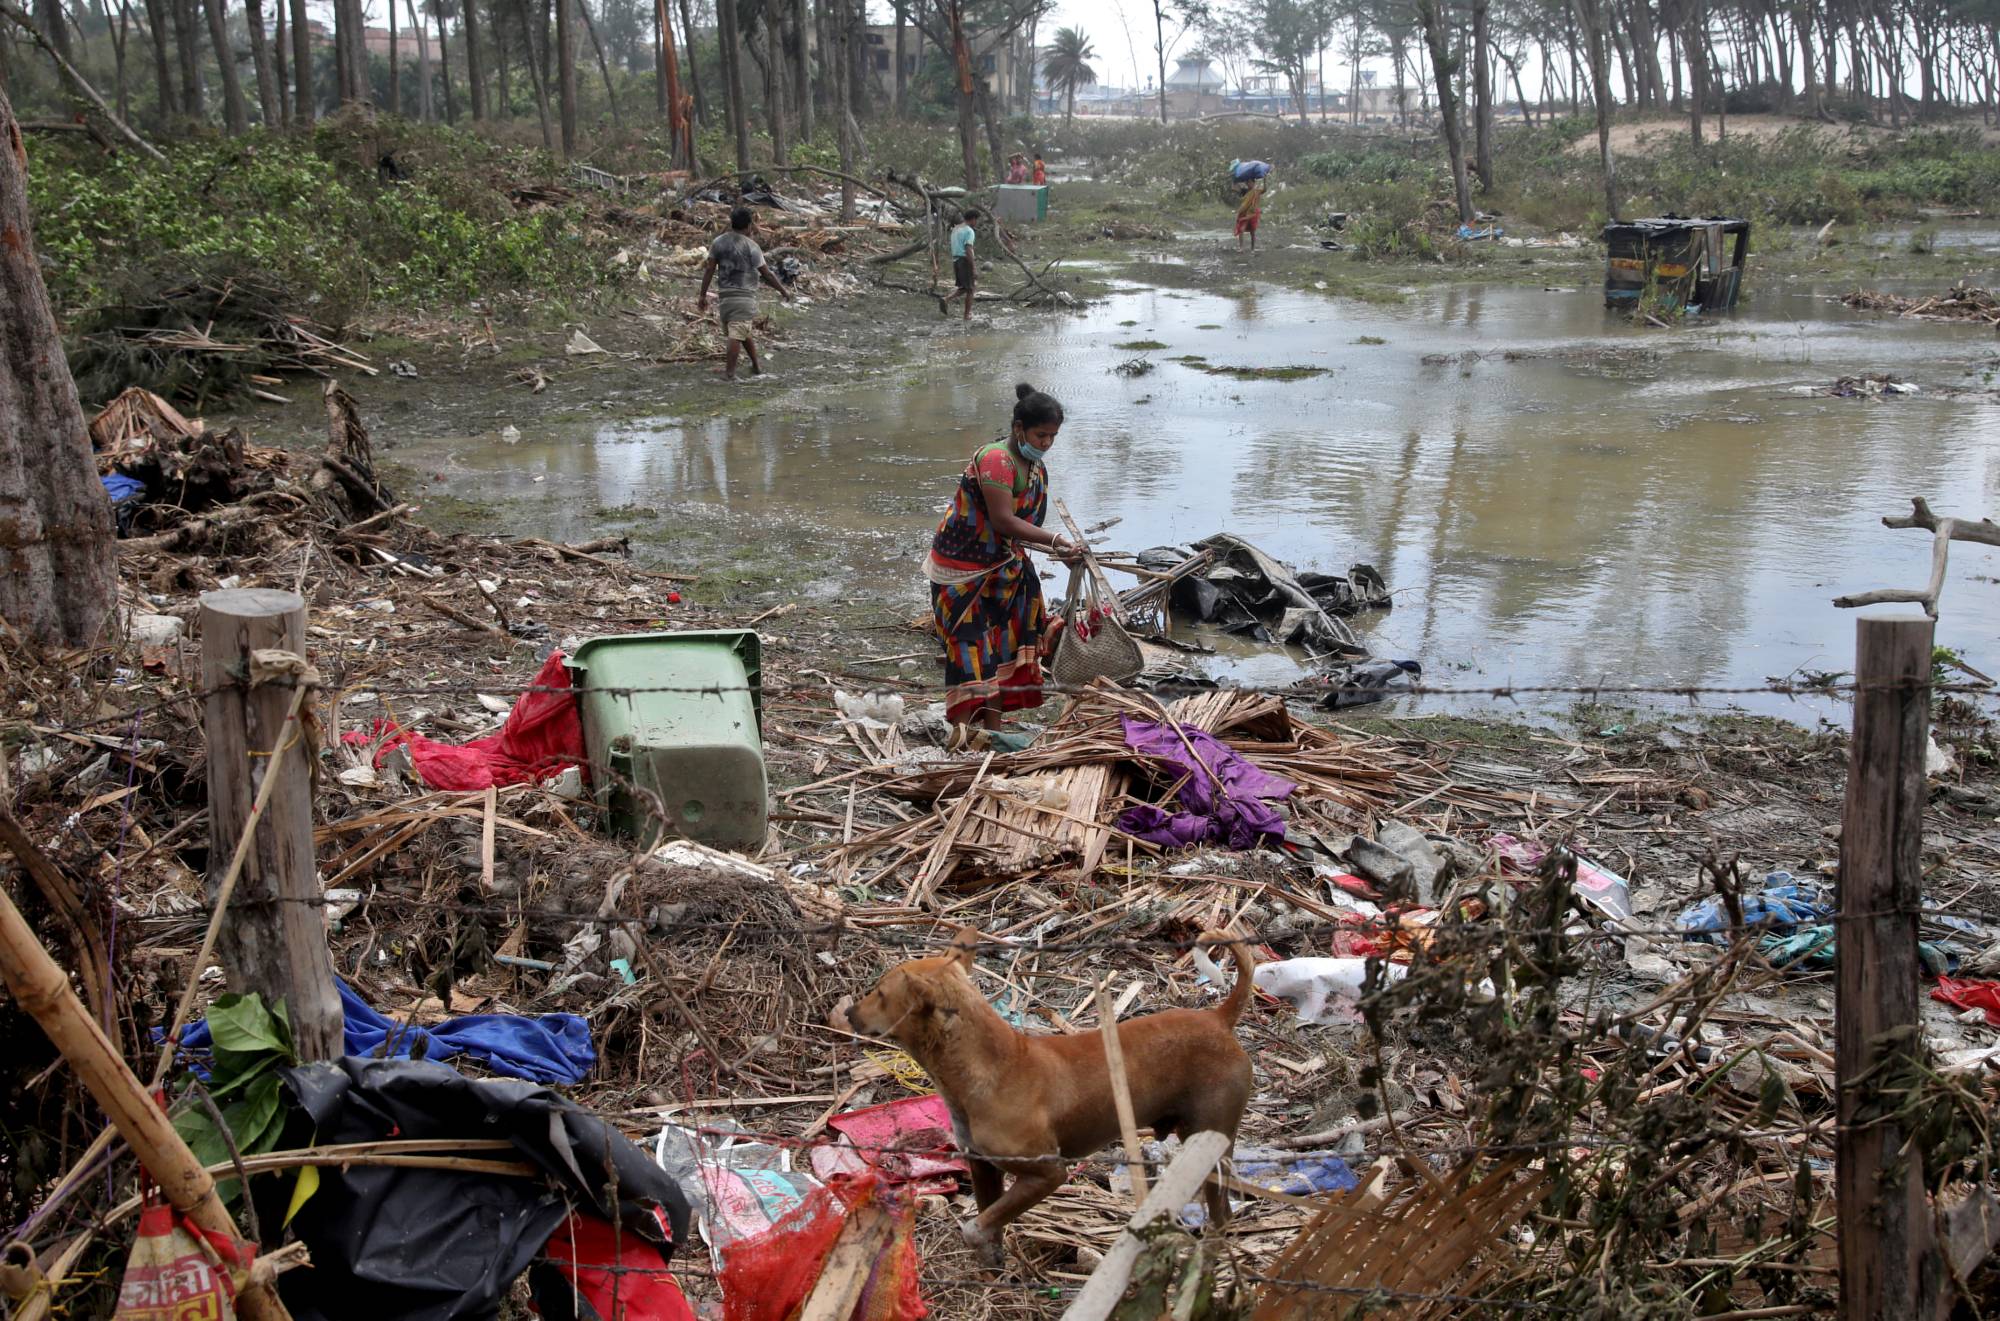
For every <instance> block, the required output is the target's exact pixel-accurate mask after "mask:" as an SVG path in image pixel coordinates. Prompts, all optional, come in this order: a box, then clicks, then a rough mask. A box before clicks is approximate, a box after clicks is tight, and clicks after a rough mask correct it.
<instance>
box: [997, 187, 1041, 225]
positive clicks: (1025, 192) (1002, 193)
mask: <svg viewBox="0 0 2000 1321" xmlns="http://www.w3.org/2000/svg"><path fill="white" fill-rule="evenodd" d="M993 214H994V216H995V217H996V218H998V219H1000V220H1013V221H1024V220H1047V219H1048V218H1049V186H1048V185H1047V184H1032V183H1003V184H1001V185H1000V186H999V195H998V196H997V197H996V198H995V199H994V202H993Z"/></svg>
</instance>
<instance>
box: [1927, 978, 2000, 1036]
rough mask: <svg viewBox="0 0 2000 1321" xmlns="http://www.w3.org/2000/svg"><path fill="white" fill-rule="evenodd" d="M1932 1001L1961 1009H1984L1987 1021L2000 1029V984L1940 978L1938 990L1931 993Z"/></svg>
mask: <svg viewBox="0 0 2000 1321" xmlns="http://www.w3.org/2000/svg"><path fill="white" fill-rule="evenodd" d="M1931 999H1933V1000H1937V1001H1941V1002H1942V1003H1944V1004H1948V1005H1956V1006H1958V1007H1959V1008H1960V1009H1984V1010H1985V1011H1986V1021H1987V1022H1988V1023H1991V1024H1992V1025H1993V1026H1994V1027H2000V982H1974V981H1960V980H1959V979H1958V978H1956V977H1940V978H1938V983H1937V989H1936V990H1933V991H1932V992H1931Z"/></svg>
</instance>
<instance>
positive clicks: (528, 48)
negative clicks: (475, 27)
mask: <svg viewBox="0 0 2000 1321" xmlns="http://www.w3.org/2000/svg"><path fill="white" fill-rule="evenodd" d="M514 13H515V15H516V16H518V17H519V18H520V20H521V52H522V54H524V55H525V56H527V65H528V86H529V87H530V88H532V89H533V90H534V93H535V113H536V114H538V115H540V116H541V120H542V150H543V151H546V152H548V153H550V154H551V155H553V154H554V153H555V149H556V135H555V130H554V128H552V127H551V126H550V124H549V83H548V78H547V77H546V76H545V75H544V74H543V73H542V63H543V61H542V52H540V51H539V50H538V49H537V43H536V41H535V25H534V23H533V21H532V20H531V19H530V17H529V14H528V0H514Z"/></svg>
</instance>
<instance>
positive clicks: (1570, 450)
mask: <svg viewBox="0 0 2000 1321" xmlns="http://www.w3.org/2000/svg"><path fill="white" fill-rule="evenodd" d="M1839 292H1841V290H1839V289H1836V288H1834V287H1831V286H1827V287H1815V286H1809V285H1792V286H1789V287H1777V286H1775V285H1774V286H1764V287H1759V286H1754V285H1753V292H1752V295H1751V297H1750V298H1749V299H1748V300H1747V301H1746V303H1745V305H1744V307H1743V309H1742V310H1741V311H1740V312H1739V313H1737V314H1736V315H1735V316H1732V317H1729V318H1726V319H1720V320H1718V321H1716V322H1714V323H1713V324H1703V323H1700V322H1691V323H1689V326H1688V328H1686V329H1681V330H1675V331H1666V332H1663V331H1658V330H1637V329H1633V328H1631V327H1629V326H1628V325H1626V324H1625V323H1624V322H1622V321H1620V320H1617V319H1615V318H1612V317H1609V316H1607V314H1606V313H1605V312H1604V310H1603V308H1602V306H1601V301H1600V298H1599V296H1598V295H1597V293H1596V292H1595V291H1594V290H1593V289H1589V288H1570V289H1565V290H1561V291H1543V290H1539V289H1533V288H1519V287H1503V288H1493V287H1482V286H1472V285H1468V286H1459V287H1452V288H1444V289H1438V290H1431V291H1426V292H1422V293H1418V294H1414V295H1412V296H1411V297H1410V299H1409V300H1408V301H1407V302H1406V303H1405V304H1402V305H1400V306H1396V307H1391V308H1380V307H1373V306H1366V305H1362V304H1358V303H1354V302H1351V301H1345V300H1342V301H1335V300H1331V299H1328V298H1326V297H1325V296H1322V295H1319V294H1315V293H1309V292H1294V291H1287V290H1281V289H1275V288H1269V287H1264V286H1257V285H1250V286H1248V287H1246V288H1245V289H1244V291H1243V292H1242V293H1240V294H1237V295H1234V296H1228V297H1224V296H1219V295H1215V294H1212V293H1199V292H1188V291H1183V290H1167V289H1145V290H1135V291H1129V292H1123V293H1119V294H1116V295H1114V296H1113V297H1111V298H1109V299H1107V300H1105V301H1103V302H1101V303H1099V304H1097V305H1095V306H1093V307H1092V308H1091V309H1090V310H1089V311H1088V312H1087V313H1084V314H1082V315H1079V316H1075V317H1069V318H1061V319H1042V318H1033V317H1029V316H1026V315H1023V316H1017V317H1011V318H1005V319H1003V321H1002V323H1001V324H1000V325H999V326H997V327H985V328H982V327H981V326H980V325H978V324H975V325H974V326H973V327H971V328H970V329H969V330H965V331H957V330H954V331H952V332H950V333H941V334H939V335H938V337H937V338H935V339H932V340H930V341H927V342H926V343H925V344H924V345H923V346H922V347H921V348H920V349H919V350H918V359H919V360H918V361H917V362H916V363H915V364H913V365H911V366H910V367H908V368H905V369H902V370H900V371H898V372H896V373H893V375H892V378H891V379H888V380H884V379H880V378H877V379H871V380H869V381H867V382H866V383H855V384H848V383H843V382H841V381H838V380H834V379H829V378H817V379H813V378H800V379H798V380H796V381H791V380H788V382H787V384H796V385H798V386H802V387H805V388H802V389H799V390H797V391H795V392H794V393H792V394H790V395H786V396H775V395H774V397H773V400H772V403H771V404H770V405H769V406H768V407H766V408H764V409H763V410H761V411H759V412H758V413H757V414H756V415H754V416H745V417H735V418H726V419H713V420H707V421H700V422H692V423H684V422H683V421H682V420H681V419H677V418H640V419H632V420H625V421H620V422H611V423H595V424H581V425H574V426H571V427H569V428H566V429H564V428H558V429H555V430H553V431H551V432H548V433H545V434H541V435H536V436H530V437H529V438H528V440H527V441H526V442H524V443H522V444H519V445H500V444H497V443H495V444H487V443H482V441H481V439H480V438H477V437H474V438H470V439H468V438H466V437H461V436H448V437H437V438H435V441H434V442H423V443H419V444H418V445H416V446H414V447H413V448H415V450H416V452H417V455H418V457H419V459H420V461H421V462H422V463H424V464H425V465H426V466H427V467H430V468H433V469H435V470H438V471H442V472H443V473H445V474H446V480H447V487H448V488H449V489H452V490H462V491H464V492H467V493H472V494H477V495H478V496H479V498H482V499H495V498H502V497H508V496H512V497H518V498H520V499H521V500H522V501H523V502H524V506H525V507H524V517H525V518H527V519H529V520H531V521H533V520H546V523H547V525H548V526H549V527H550V528H551V529H552V530H555V531H559V532H569V531H579V530H581V529H582V528H583V527H585V526H586V525H587V524H589V520H590V519H591V517H592V511H594V510H596V509H598V508H600V507H618V506H626V505H631V504H649V505H654V506H658V507H660V508H671V507H673V506H675V505H676V504H679V503H683V502H700V503H702V504H706V505H714V506H720V507H722V508H724V509H726V510H727V511H729V512H731V513H733V514H736V515H739V516H743V517H746V518H752V519H757V520H769V519H778V518H782V519H784V520H787V521H798V520H805V521H810V522H815V523H817V524H821V525H823V526H825V527H826V528H827V529H828V530H829V531H830V532H833V533H835V534H836V535H834V536H832V537H831V538H829V540H828V542H827V544H829V545H830V546H832V547H834V550H833V551H832V552H830V553H831V554H832V555H833V556H835V557H836V559H837V560H838V561H839V564H838V566H837V567H835V568H833V569H830V570H829V571H828V572H827V573H826V574H825V576H824V579H823V581H825V582H827V583H828V584H831V585H832V586H833V587H835V588H837V590H839V591H842V592H846V593H850V594H853V593H862V594H882V595H886V596H890V597H892V598H894V599H895V600H896V601H897V602H899V603H901V602H905V601H907V602H909V603H911V604H913V605H914V604H916V603H919V602H920V601H921V600H922V593H923V589H924V584H923V583H922V581H921V579H920V577H919V576H918V574H917V572H916V568H915V566H916V562H917V559H918V556H919V555H920V554H921V551H922V549H923V546H924V545H925V544H926V540H927V538H928V537H929V535H930V531H931V529H932V527H933V526H934V525H935V522H936V516H937V508H936V506H937V502H938V492H939V491H940V490H943V489H945V488H946V487H947V486H948V484H949V480H950V478H951V476H952V475H953V474H954V473H955V472H956V471H957V469H958V468H959V467H961V466H962V465H963V463H964V455H965V454H966V453H967V452H968V445H969V444H971V443H972V442H973V441H974V440H975V438H977V437H979V436H981V435H983V434H984V433H987V432H994V433H995V434H997V430H996V429H997V427H998V426H999V425H1001V423H1004V420H1005V416H1006V408H1007V406H1008V404H1009V403H1010V402H1011V384H1012V382H1014V381H1016V380H1034V381H1036V382H1038V383H1041V384H1043V385H1044V386H1045V387H1046V388H1047V389H1048V390H1050V391H1051V392H1052V393H1055V394H1057V395H1058V396H1060V397H1062V398H1064V399H1066V400H1068V401H1071V407H1072V412H1071V418H1070V423H1069V428H1068V430H1066V431H1065V433H1064V453H1063V461H1062V462H1061V463H1060V464H1059V465H1057V467H1056V470H1055V471H1054V472H1053V491H1052V494H1053V495H1054V496H1055V497H1058V498H1061V499H1064V500H1066V501H1067V502H1068V504H1069V506H1070V508H1071V509H1072V510H1073V511H1075V512H1076V514H1077V515H1078V516H1079V517H1080V518H1085V519H1089V520H1099V519H1107V518H1112V517H1117V518H1121V519H1122V520H1123V522H1122V523H1120V524H1119V526H1118V527H1117V528H1116V530H1115V531H1114V532H1113V533H1112V542H1113V544H1114V545H1115V546H1116V547H1117V548H1119V549H1126V550H1137V549H1142V548H1144V547H1146V546H1150V545H1154V544H1159V543H1164V542H1175V541H1185V540H1187V539H1189V538H1192V537H1198V536H1202V535H1205V534H1207V533H1209V532H1213V531H1230V532H1234V533H1237V534H1239V535H1241V536H1243V537H1246V538H1248V539H1250V540H1252V541H1254V542H1256V543H1257V544H1259V545H1261V546H1262V547H1264V548H1265V549H1267V550H1269V551H1270V552H1271V553H1273V554H1275V555H1279V556H1281V557H1284V558H1286V559H1289V560H1291V561H1292V562H1293V563H1295V564H1297V565H1299V566H1301V567H1311V568H1318V569H1327V570H1336V571H1340V570H1345V569H1346V568H1347V566H1348V565H1349V564H1351V563H1353V562H1355V561H1361V560H1365V561H1368V562H1371V563H1373V564H1375V565H1376V566H1377V567H1379V568H1380V569H1381V570H1382V572H1383V574H1384V575H1385V577H1386V578H1387V579H1388V582H1389V585H1390V586H1391V587H1392V588H1393V589H1395V591H1396V602H1397V604H1396V608H1395V610H1394V611H1393V612H1392V613H1389V614H1387V615H1381V616H1373V617H1369V618H1368V619H1366V620H1364V624H1365V626H1366V628H1367V640H1368V641H1369V643H1370V645H1371V646H1373V647H1374V648H1375V649H1376V650H1377V651H1378V652H1380V653H1383V654H1388V655H1395V656H1411V657H1415V658H1417V659H1420V660H1422V661H1423V662H1424V664H1425V670H1426V677H1427V679H1428V680H1429V681H1430V682H1433V683H1440V684H1447V685H1464V686H1491V685H1497V684H1521V685H1537V684H1588V683H1592V682H1598V681H1603V682H1608V683H1650V682H1658V683H1661V684H1670V685H1678V684H1701V685H1717V686H1736V685H1754V684H1759V683H1762V682H1763V681H1764V680H1765V679H1766V678H1767V677H1771V676H1782V675H1786V674H1789V673H1792V672H1793V671H1795V670H1798V669H1801V668H1804V669H1809V670H1813V669H1817V670H1843V669H1846V668H1848V666H1849V663H1850V656H1851V650H1852V646H1851V638H1852V623H1851V620H1850V619H1849V618H1848V616H1847V615H1846V614H1845V613H1843V612H1839V611H1836V610H1834V609H1833V608H1832V606H1831V605H1830V604H1829V600H1830V598H1831V597H1833V596H1835V595H1837V594H1839V593H1842V592H1847V591H1855V590H1862V589H1866V588H1871V587H1882V586H1916V585H1920V584H1921V583H1922V582H1923V581H1924V579H1925V578H1926V576H1927V575H1928V571H1929V557H1930V542H1929V538H1928V537H1926V536H1924V535H1923V534H1921V533H1912V532H1890V531H1888V530H1886V529H1884V528H1883V527H1882V526H1881V523H1880V519H1881V517H1882V515H1884V514H1887V513H1897V512H1902V511H1904V510H1906V509H1907V508H1908V502H1909V497H1910V496H1913V495H1924V496H1926V497H1928V498H1929V499H1930V501H1931V503H1932V504H1933V505H1934V506H1935V507H1936V508H1937V509H1938V510H1939V511H1940V512H1952V513H1960V514H1979V513H1987V512H1991V509H1992V507H1993V506H1994V505H1995V504H1996V503H2000V444H1996V442H2000V405H1996V404H1994V403H1992V402H1989V401H1987V400H1986V399H1984V398H1966V399H1946V398H1943V397H1941V393H1940V391H1939V390H1938V389H1937V387H1939V386H1953V385H1956V386H1964V387H1979V386H1982V385H1983V384H1984V382H1983V381H1982V380H1981V379H1980V375H1979V368H1980V365H1981V364H1989V365H1990V364H1991V362H1992V361H1993V359H1992V349H1991V340H1990V336H1989V335H1987V334H1985V333H1982V332H1981V331H1980V330H1976V329H1972V328H1968V327H1965V326H1955V325H1937V324H1929V323H1924V322H1911V321H1894V320H1884V319H1883V318H1880V317H1876V316H1870V315H1864V314H1858V313H1852V312H1849V311H1848V310H1847V309H1845V308H1843V307H1841V306H1840V305H1839V304H1838V303H1837V301H1835V299H1836V296H1837V294H1838V293H1839ZM1119 364H1140V365H1132V366H1127V367H1126V368H1125V369H1124V370H1123V371H1119V370H1114V368H1116V367H1117V366H1118V365H1119ZM1869 373H1886V374H1888V375H1890V376H1892V377H1894V378H1896V379H1898V380H1907V381H1914V382H1917V383H1919V384H1920V385H1922V386H1924V387H1925V389H1924V392H1923V393H1920V394H1917V395H1914V396H1903V397H1895V398H1888V399H1879V400H1871V399H1865V398H1856V399H1840V398H1826V397H1805V396H1804V395H1802V394H1801V393H1799V392H1800V391H1802V390H1803V389H1805V388H1807V387H1825V386H1827V385H1829V384H1830V383H1832V382H1833V381H1834V380H1835V379H1837V378H1839V377H1842V376H1860V375H1864V374H1869ZM996 419H998V421H996ZM489 439H490V438H489ZM538 479H540V480H538ZM1996 576H2000V564H1996V563H1994V562H1992V561H1991V560H1990V558H1989V559H1987V560H1982V558H1981V556H1980V554H1979V553H1978V552H1977V551H1976V550H1971V549H1968V548H1961V551H1960V554H1959V558H1958V560H1957V561H1956V563H1955V565H1954V569H1953V573H1952V576H1951V580H1950V582H1949V584H1948V585H1947V587H1946V590H1945V601H1944V609H1943V612H1942V613H1943V617H1942V619H1941V621H1940V625H1939V631H1938V641H1939V643H1940V645H1945V646H1951V645H1959V644H1965V645H1970V646H1972V647H1973V648H1974V649H1975V650H1978V649H1982V648H1984V647H1986V646H1989V645H1990V640H1991V639H1992V637H1993V636H1994V635H1995V633H1996V632H2000V586H1996V584H1995V582H1994V578H1995V577H1996ZM1289 668H1290V667H1289V662H1286V661H1284V660H1282V658H1280V659H1278V660H1277V662H1276V664H1275V666H1273V665H1270V664H1265V665H1261V666H1260V665H1257V664H1252V665H1251V666H1249V667H1248V668H1247V670H1244V671H1241V672H1244V673H1248V674H1249V675H1251V676H1252V677H1256V678H1259V679H1271V678H1280V679H1281V678H1282V677H1284V675H1285V673H1286V672H1287V671H1288V670H1289ZM1566 700H1567V699H1563V698H1554V699H1548V701H1549V702H1551V703H1553V704H1562V703H1563V702H1565V701H1566ZM1743 704H1747V705H1749V706H1751V707H1752V708H1753V709H1758V710H1765V711H1771V712H1774V713H1778V714H1787V713H1789V714H1802V713H1805V712H1806V711H1807V710H1808V708H1803V707H1800V706H1798V705H1796V704H1793V703H1791V702H1788V701H1786V700H1784V699H1778V698H1758V699H1752V700H1749V701H1747V702H1746V703H1743ZM1467 705H1468V706H1473V705H1482V706H1488V707H1490V706H1492V705H1494V703H1492V702H1490V701H1488V702H1483V703H1468V704H1467Z"/></svg>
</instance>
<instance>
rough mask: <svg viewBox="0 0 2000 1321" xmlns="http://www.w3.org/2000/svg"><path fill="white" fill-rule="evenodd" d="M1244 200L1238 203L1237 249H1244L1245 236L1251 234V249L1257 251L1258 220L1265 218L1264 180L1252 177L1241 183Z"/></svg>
mask: <svg viewBox="0 0 2000 1321" xmlns="http://www.w3.org/2000/svg"><path fill="white" fill-rule="evenodd" d="M1240 186H1241V188H1242V189H1243V200H1242V201H1240V202H1238V203H1237V204H1236V250H1237V251H1238V252H1241V251H1243V236H1244V235H1245V234H1248V235H1249V236H1250V251H1252V252H1255V251H1257V222H1258V221H1260V220H1262V219H1263V218H1264V181H1263V180H1262V179H1261V178H1259V179H1252V180H1250V181H1249V182H1248V183H1245V184H1242V185H1240Z"/></svg>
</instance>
